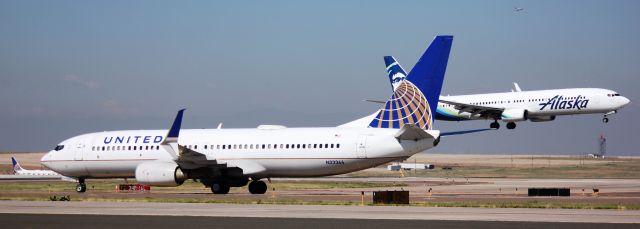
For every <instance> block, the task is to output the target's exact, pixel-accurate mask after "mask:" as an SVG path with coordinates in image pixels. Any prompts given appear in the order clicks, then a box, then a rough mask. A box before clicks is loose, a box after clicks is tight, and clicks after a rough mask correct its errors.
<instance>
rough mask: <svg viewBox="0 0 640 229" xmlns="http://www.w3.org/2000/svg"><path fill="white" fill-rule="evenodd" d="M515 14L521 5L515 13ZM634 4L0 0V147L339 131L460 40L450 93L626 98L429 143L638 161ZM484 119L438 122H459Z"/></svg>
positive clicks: (447, 149) (637, 18)
mask: <svg viewBox="0 0 640 229" xmlns="http://www.w3.org/2000/svg"><path fill="white" fill-rule="evenodd" d="M514 6H518V7H523V8H525V10H524V11H521V12H514V10H513V7H514ZM639 6H640V2H638V1H394V2H389V1H327V2H305V1H231V2H226V1H225V2H222V1H220V2H218V1H180V2H178V1H0V29H1V31H2V33H1V34H2V36H0V50H1V52H0V107H2V112H0V126H2V128H1V129H0V151H44V150H49V149H50V148H52V147H53V146H54V145H55V144H57V143H58V142H60V141H62V140H64V139H66V138H68V137H71V136H74V135H78V134H82V133H87V132H95V131H103V130H119V129H149V128H151V129H164V128H168V126H169V125H170V122H171V120H172V118H173V115H174V114H175V112H176V111H177V110H178V109H180V108H183V107H186V108H188V110H187V113H186V115H185V122H184V126H185V127H186V128H212V127H215V126H217V124H218V123H219V122H223V123H224V125H225V127H227V128H233V127H255V126H256V125H259V124H262V123H269V124H284V125H287V126H292V127H296V126H335V125H338V124H341V123H345V122H348V121H350V120H353V119H356V118H359V117H361V116H364V115H367V114H370V113H371V112H372V111H373V110H375V109H376V108H377V106H378V105H377V104H371V103H366V102H361V100H363V99H379V100H384V99H386V98H387V97H388V96H389V95H390V93H391V92H390V89H389V88H390V87H389V85H388V81H387V78H386V75H385V71H384V62H383V60H382V56H384V55H394V56H395V57H396V58H397V59H398V60H399V61H401V63H403V65H404V67H405V68H407V69H410V68H411V67H412V66H413V64H414V63H415V61H416V60H417V58H418V57H419V56H420V54H421V53H422V52H423V51H424V49H425V48H426V46H427V45H428V43H429V42H430V40H431V39H432V38H433V37H434V36H435V35H438V34H451V35H454V36H455V40H454V43H453V49H452V53H451V57H450V61H449V67H448V69H447V75H446V79H445V84H444V88H443V94H452V95H455V94H466V93H486V92H500V91H508V90H509V89H510V87H511V82H519V83H520V85H521V87H522V88H523V89H524V90H534V89H551V88H569V87H599V88H608V89H613V90H616V91H618V92H619V93H621V94H623V95H625V96H627V97H628V98H630V99H631V100H632V104H631V105H629V106H628V107H626V108H624V109H623V110H621V112H620V113H619V114H616V115H614V116H612V118H611V122H610V123H608V124H606V125H605V124H603V123H601V115H583V116H573V117H566V116H563V117H559V118H558V119H557V120H556V121H553V122H547V123H530V122H523V123H520V124H519V125H518V128H517V129H515V130H510V131H507V130H500V131H492V132H488V133H479V134H474V135H468V136H460V137H455V138H447V139H446V140H443V141H442V144H441V145H440V146H438V147H437V148H435V149H433V150H431V152H441V153H505V154H506V153H538V154H582V153H587V152H593V151H595V150H597V137H598V135H599V134H600V133H604V134H605V135H606V136H607V137H608V140H609V141H608V143H609V144H608V150H609V152H610V153H612V154H626V155H639V154H640V153H639V152H638V149H639V147H640V142H639V141H637V140H636V139H637V137H636V136H637V130H638V129H640V125H639V124H638V122H637V119H635V118H634V117H638V116H639V115H640V106H639V104H640V103H638V102H637V101H638V100H637V99H638V98H640V92H638V90H637V88H638V85H640V79H639V78H638V76H639V74H638V73H639V72H640V70H638V66H637V65H638V63H640V56H639V55H638V53H640V46H639V45H638V44H637V43H638V41H640V29H639V28H640V25H639V22H640V14H638V13H637V9H638V8H639ZM488 124H489V122H488V121H486V122H485V121H476V122H460V123H456V122H453V123H446V122H438V123H437V124H436V127H437V128H438V129H442V130H443V131H454V130H462V129H471V128H482V127H485V126H488Z"/></svg>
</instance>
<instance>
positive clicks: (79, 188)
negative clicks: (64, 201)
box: [76, 178, 87, 193]
mask: <svg viewBox="0 0 640 229" xmlns="http://www.w3.org/2000/svg"><path fill="white" fill-rule="evenodd" d="M86 191H87V184H86V183H84V178H78V185H76V192H79V193H83V192H86Z"/></svg>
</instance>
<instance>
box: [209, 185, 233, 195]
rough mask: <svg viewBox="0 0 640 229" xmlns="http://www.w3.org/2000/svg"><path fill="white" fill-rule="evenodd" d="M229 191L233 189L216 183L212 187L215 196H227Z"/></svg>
mask: <svg viewBox="0 0 640 229" xmlns="http://www.w3.org/2000/svg"><path fill="white" fill-rule="evenodd" d="M229 189H231V187H229V185H228V184H221V183H215V184H213V185H211V192H213V194H227V193H229Z"/></svg>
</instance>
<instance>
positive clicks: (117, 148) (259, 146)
mask: <svg viewBox="0 0 640 229" xmlns="http://www.w3.org/2000/svg"><path fill="white" fill-rule="evenodd" d="M185 147H187V148H188V149H193V150H197V149H198V145H186V146H185ZM214 147H215V148H214ZM339 148H340V144H339V143H337V144H329V143H325V144H233V145H232V144H228V145H204V149H209V150H213V149H223V150H229V149H245V150H246V149H339ZM121 150H129V151H131V150H160V146H159V145H155V146H93V147H91V151H121Z"/></svg>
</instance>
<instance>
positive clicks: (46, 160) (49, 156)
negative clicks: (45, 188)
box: [40, 151, 54, 169]
mask: <svg viewBox="0 0 640 229" xmlns="http://www.w3.org/2000/svg"><path fill="white" fill-rule="evenodd" d="M53 152H54V151H49V152H48V153H46V154H45V155H44V156H42V158H40V164H41V165H43V166H44V167H47V168H49V169H51V161H52V154H53Z"/></svg>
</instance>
